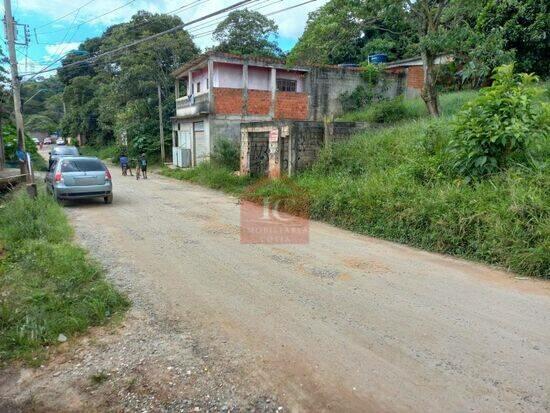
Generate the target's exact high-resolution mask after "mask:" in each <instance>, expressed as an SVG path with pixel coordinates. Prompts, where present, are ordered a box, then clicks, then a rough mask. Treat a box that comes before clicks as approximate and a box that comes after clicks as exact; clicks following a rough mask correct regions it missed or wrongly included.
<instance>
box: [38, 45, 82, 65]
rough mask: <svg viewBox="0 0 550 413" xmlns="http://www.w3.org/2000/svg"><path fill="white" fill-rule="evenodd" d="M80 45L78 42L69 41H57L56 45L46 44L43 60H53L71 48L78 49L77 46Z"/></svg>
mask: <svg viewBox="0 0 550 413" xmlns="http://www.w3.org/2000/svg"><path fill="white" fill-rule="evenodd" d="M79 45H80V43H79V42H71V43H59V44H56V45H47V46H46V47H45V49H46V56H45V57H44V60H46V61H48V60H54V59H57V58H58V57H60V56H62V55H64V54H66V53H67V52H70V51H71V50H75V49H78V46H79Z"/></svg>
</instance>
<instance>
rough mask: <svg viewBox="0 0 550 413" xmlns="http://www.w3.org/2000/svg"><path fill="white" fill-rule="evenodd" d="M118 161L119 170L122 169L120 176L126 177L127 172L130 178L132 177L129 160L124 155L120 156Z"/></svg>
mask: <svg viewBox="0 0 550 413" xmlns="http://www.w3.org/2000/svg"><path fill="white" fill-rule="evenodd" d="M119 161H120V168H121V169H122V175H123V176H126V175H127V173H128V171H129V172H130V176H133V174H132V168H131V167H130V160H129V159H128V157H127V156H126V155H125V154H122V155H121V156H120V158H119Z"/></svg>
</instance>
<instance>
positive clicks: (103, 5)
mask: <svg viewBox="0 0 550 413" xmlns="http://www.w3.org/2000/svg"><path fill="white" fill-rule="evenodd" d="M128 1H129V0H96V1H94V2H93V3H91V4H89V5H87V6H85V7H83V8H82V9H80V10H79V11H78V15H76V19H75V13H73V14H70V15H68V16H65V17H64V18H63V19H61V20H59V21H57V22H55V23H53V24H51V25H48V26H45V27H42V28H40V27H38V28H37V31H38V32H43V33H47V32H52V31H54V30H59V37H61V36H62V35H63V28H64V27H67V28H69V27H70V26H69V25H70V24H71V23H73V21H74V23H75V24H79V23H82V22H84V21H87V20H90V19H92V18H95V19H94V20H93V21H91V22H89V23H88V24H90V25H94V26H97V27H101V28H103V27H107V26H109V25H111V24H115V23H121V22H124V21H128V20H129V19H130V17H131V16H132V15H133V14H134V13H136V12H137V11H138V10H147V11H150V12H153V13H166V12H171V11H173V10H175V9H177V8H179V7H182V6H183V5H185V4H190V3H193V2H194V1H193V0H190V1H183V0H158V1H154V0H136V1H134V2H132V3H131V4H129V5H128V6H125V7H122V6H123V5H124V4H126V3H128ZM302 1H303V0H257V1H256V2H254V3H252V4H250V5H249V6H248V8H250V9H252V10H255V9H256V10H258V11H259V12H261V13H263V14H269V13H271V12H273V11H277V10H280V9H283V8H286V7H290V6H293V5H296V4H298V3H301V2H302ZM327 1H328V0H319V1H316V2H313V3H309V4H307V5H304V6H301V7H297V8H295V9H292V10H289V11H286V12H282V13H278V14H274V15H272V16H269V17H270V18H272V19H274V20H275V22H276V23H277V24H278V26H279V32H280V35H281V36H283V37H285V38H297V37H299V36H300V35H301V33H302V32H303V30H304V27H305V24H306V21H307V15H308V13H309V12H311V11H313V10H315V9H317V8H318V7H320V6H321V5H323V4H324V3H326V2H327ZM67 3H68V2H67V1H66V0H48V1H44V0H25V1H20V5H19V7H20V9H24V10H25V11H27V12H34V13H39V14H41V15H43V16H45V17H46V18H45V19H44V22H45V23H47V22H48V21H51V20H53V19H56V18H58V17H59V16H63V15H65V14H67V13H68V12H70V11H71V10H74V9H75V8H77V7H78V6H79V5H83V4H86V0H78V2H76V4H74V3H72V2H71V7H70V8H69V7H67ZM232 3H235V0H205V1H202V2H200V3H198V4H195V5H193V6H192V7H190V8H188V9H185V10H181V11H178V12H176V14H177V15H178V16H180V17H181V18H182V19H183V20H184V21H190V20H193V19H196V18H198V17H202V16H204V15H207V14H209V13H212V12H214V11H216V10H219V9H221V8H224V7H227V6H229V5H230V4H232ZM118 7H121V8H120V9H119V10H116V11H114V12H112V13H109V14H106V15H104V16H101V15H102V14H105V13H108V12H110V11H112V10H113V9H116V8H118ZM98 16H101V17H98ZM214 19H216V18H212V19H209V21H211V22H212V23H214V21H216V22H219V21H220V20H214ZM207 23H208V22H205V23H204V24H207ZM38 26H40V25H38ZM60 26H61V28H60ZM198 26H199V24H197V25H194V26H191V27H190V28H189V30H190V31H191V32H192V34H198V33H204V32H208V31H211V30H213V29H214V28H215V27H216V26H215V25H213V26H205V27H203V28H200V27H198ZM76 37H79V36H78V34H77V36H76ZM196 43H197V45H198V46H200V47H201V48H205V47H208V46H211V45H212V44H213V40H212V37H211V36H210V35H206V36H203V37H200V38H197V39H196ZM56 47H57V46H56ZM47 52H48V54H49V55H54V54H57V53H56V52H55V51H51V50H47Z"/></svg>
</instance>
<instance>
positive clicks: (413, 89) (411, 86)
mask: <svg viewBox="0 0 550 413" xmlns="http://www.w3.org/2000/svg"><path fill="white" fill-rule="evenodd" d="M452 61H453V56H452V55H440V56H438V57H437V58H436V59H435V64H436V65H442V64H447V63H450V62H452ZM386 72H387V73H391V74H395V75H401V76H404V81H405V86H406V88H405V95H406V96H407V97H408V98H415V97H417V96H420V92H421V91H422V88H423V87H424V69H423V67H422V58H420V57H419V56H418V57H411V58H409V59H402V60H395V61H393V62H389V63H387V64H386Z"/></svg>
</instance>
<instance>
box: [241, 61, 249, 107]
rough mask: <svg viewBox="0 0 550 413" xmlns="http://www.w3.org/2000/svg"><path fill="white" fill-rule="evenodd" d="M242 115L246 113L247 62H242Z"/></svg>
mask: <svg viewBox="0 0 550 413" xmlns="http://www.w3.org/2000/svg"><path fill="white" fill-rule="evenodd" d="M241 113H242V114H243V115H246V114H247V113H248V63H246V62H245V63H244V64H243V108H242V112H241Z"/></svg>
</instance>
